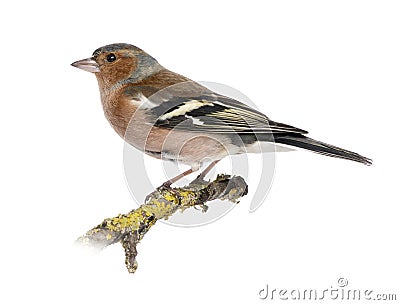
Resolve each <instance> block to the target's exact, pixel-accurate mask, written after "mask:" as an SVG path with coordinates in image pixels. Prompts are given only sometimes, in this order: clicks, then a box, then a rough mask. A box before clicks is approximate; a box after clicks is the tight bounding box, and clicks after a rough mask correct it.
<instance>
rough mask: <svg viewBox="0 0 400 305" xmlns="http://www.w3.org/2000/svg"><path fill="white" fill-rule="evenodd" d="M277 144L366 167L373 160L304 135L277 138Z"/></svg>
mask: <svg viewBox="0 0 400 305" xmlns="http://www.w3.org/2000/svg"><path fill="white" fill-rule="evenodd" d="M275 142H276V143H280V144H285V145H289V146H295V147H299V148H303V149H307V150H310V151H312V152H315V153H318V154H321V155H325V156H330V157H335V158H341V159H347V160H352V161H356V162H360V163H363V164H366V165H371V164H372V160H371V159H369V158H366V157H363V156H361V155H360V154H357V153H355V152H352V151H349V150H345V149H342V148H339V147H336V146H333V145H330V144H327V143H323V142H320V141H317V140H314V139H311V138H308V137H306V136H303V135H293V136H289V135H288V136H282V137H276V138H275Z"/></svg>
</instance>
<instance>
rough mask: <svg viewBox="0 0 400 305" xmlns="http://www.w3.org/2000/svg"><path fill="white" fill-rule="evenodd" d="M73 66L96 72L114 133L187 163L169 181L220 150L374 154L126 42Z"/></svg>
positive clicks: (212, 159) (213, 160)
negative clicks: (212, 85) (331, 140)
mask: <svg viewBox="0 0 400 305" xmlns="http://www.w3.org/2000/svg"><path fill="white" fill-rule="evenodd" d="M71 65H72V66H74V67H76V68H79V69H82V70H85V71H88V72H91V73H93V74H94V75H95V76H96V78H97V81H98V85H99V89H100V97H101V103H102V106H103V110H104V114H105V117H106V118H107V120H108V122H109V123H110V124H111V126H112V127H113V128H114V130H115V131H116V132H117V134H118V135H119V136H121V137H122V138H123V139H124V140H125V141H126V142H127V143H129V144H130V145H132V146H134V147H135V148H137V149H139V150H141V151H143V152H144V153H145V154H147V155H150V156H152V157H155V158H158V159H163V160H169V161H172V162H178V163H182V164H185V165H188V166H189V167H190V168H189V169H188V170H186V171H184V172H182V173H180V174H179V175H178V176H176V177H173V178H171V179H169V180H168V181H166V182H165V183H164V184H163V185H164V186H170V185H171V184H172V183H175V182H177V181H178V180H180V179H181V178H183V177H185V176H186V175H189V174H191V173H193V172H196V171H198V170H199V169H200V168H201V166H202V165H203V164H204V163H205V162H208V163H209V164H208V166H207V167H206V168H205V169H204V170H203V171H202V172H201V173H200V175H199V176H198V178H204V177H205V176H206V175H207V173H208V172H209V171H210V170H211V169H212V168H213V167H214V166H215V165H216V164H217V163H218V162H219V161H220V160H221V159H223V158H224V157H226V156H228V155H236V154H244V153H263V152H270V151H289V150H293V149H298V148H300V149H305V150H308V151H311V152H314V153H317V154H321V155H325V156H329V157H336V158H340V159H347V160H351V161H355V162H359V163H362V164H365V165H371V164H372V160H371V159H369V158H366V157H364V156H362V155H360V154H358V153H355V152H352V151H349V150H346V149H342V148H339V147H337V146H334V145H330V144H327V143H324V142H321V141H318V140H314V139H312V138H310V137H308V136H307V134H308V132H307V131H306V130H303V129H300V128H297V127H294V126H291V125H288V124H283V123H279V122H276V121H273V120H271V119H270V118H269V117H267V116H266V115H264V114H263V113H262V112H260V111H258V110H256V109H254V108H252V107H251V106H249V105H247V104H245V103H243V102H241V101H238V100H236V99H234V98H231V97H228V96H225V95H222V94H219V93H217V92H214V91H212V90H210V89H208V88H207V87H205V86H203V85H201V84H200V83H198V82H195V81H193V80H191V79H189V78H187V77H185V76H183V75H180V74H178V73H175V72H173V71H171V70H168V69H166V68H164V67H163V66H162V65H161V64H160V63H159V62H158V61H157V60H156V59H155V58H154V57H152V56H151V55H149V54H148V53H146V52H145V51H143V50H142V49H140V48H138V47H136V46H134V45H131V44H127V43H114V44H109V45H105V46H103V47H100V48H98V49H96V50H95V51H94V52H93V54H92V56H91V57H89V58H86V59H83V60H79V61H75V62H73V63H72V64H71Z"/></svg>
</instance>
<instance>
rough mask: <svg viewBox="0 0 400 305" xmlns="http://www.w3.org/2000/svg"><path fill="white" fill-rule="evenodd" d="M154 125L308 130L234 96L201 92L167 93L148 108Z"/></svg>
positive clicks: (195, 129)
mask: <svg viewBox="0 0 400 305" xmlns="http://www.w3.org/2000/svg"><path fill="white" fill-rule="evenodd" d="M150 111H151V113H152V114H153V115H154V116H155V118H156V120H155V124H154V125H155V126H158V127H163V128H169V129H173V128H176V129H181V130H188V131H192V132H207V133H239V134H242V133H243V134H247V133H251V134H287V133H290V134H306V133H307V131H305V130H302V129H299V128H296V127H293V126H290V125H286V124H282V123H278V122H274V121H272V120H270V119H268V117H267V116H265V115H264V114H263V113H261V112H259V111H257V110H255V109H254V108H251V107H250V106H248V105H246V104H243V103H241V102H239V101H237V100H235V99H232V98H230V97H227V96H223V95H220V94H217V93H215V92H210V91H209V92H203V93H202V94H201V95H197V96H185V97H182V96H169V98H168V99H167V100H165V99H164V100H163V102H162V103H157V105H156V106H155V107H152V108H151V109H150Z"/></svg>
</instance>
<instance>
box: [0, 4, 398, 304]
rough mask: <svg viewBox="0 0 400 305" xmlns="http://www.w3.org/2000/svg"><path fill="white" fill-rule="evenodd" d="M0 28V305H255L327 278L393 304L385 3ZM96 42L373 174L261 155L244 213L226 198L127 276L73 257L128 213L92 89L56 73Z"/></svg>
mask: <svg viewBox="0 0 400 305" xmlns="http://www.w3.org/2000/svg"><path fill="white" fill-rule="evenodd" d="M0 14H1V18H0V23H1V24H0V25H1V32H2V39H1V40H2V42H1V48H0V50H1V51H0V52H1V73H0V77H1V83H2V86H1V88H2V89H1V91H2V94H1V111H0V116H1V120H0V130H1V155H0V156H1V158H0V166H1V170H0V179H1V193H0V196H1V197H0V200H1V219H0V224H1V228H2V229H1V233H2V234H1V239H0V240H1V254H0V255H1V260H0V268H1V269H0V280H1V285H0V287H1V294H0V300H1V301H0V302H1V303H2V304H28V303H37V304H71V302H74V303H77V304H84V303H86V304H92V303H96V304H110V303H112V304H118V303H122V302H124V303H125V304H144V303H145V304H149V303H159V302H163V303H173V304H187V303H193V304H204V303H217V302H224V303H241V304H253V303H254V304H261V303H264V302H265V301H262V300H260V299H259V297H258V292H259V291H260V289H262V288H264V287H265V285H266V284H269V285H270V287H271V286H272V287H273V288H286V289H291V288H303V289H306V288H309V289H310V288H315V289H317V288H319V289H325V288H330V286H331V285H332V286H333V287H336V281H337V279H338V278H339V277H345V278H347V279H348V281H349V287H351V288H359V289H373V290H374V291H376V292H392V293H397V294H398V299H399V297H400V290H399V288H398V287H399V286H398V283H399V280H400V279H399V274H400V268H399V259H398V258H399V257H400V251H399V246H398V233H399V232H400V230H399V226H400V225H399V204H400V201H399V195H398V188H399V186H398V181H399V179H398V177H399V176H398V170H399V161H398V149H399V144H398V142H399V140H398V132H399V127H398V113H399V111H398V107H397V105H398V103H399V102H400V90H399V81H400V72H399V71H400V56H399V54H400V43H399V34H400V33H399V32H400V19H399V14H400V6H399V4H398V2H397V1H365V0H364V1H349V0H347V1H258V2H255V1H254V2H253V1H245V2H242V3H235V1H204V0H203V1H199V2H197V3H196V2H189V1H182V2H177V1H129V2H128V1H126V2H123V1H111V0H109V1H79V2H78V1H65V2H63V3H60V2H58V1H48V2H45V1H22V2H17V1H14V2H10V1H8V2H6V3H5V4H3V5H2V9H1V13H0ZM113 42H127V43H131V44H135V45H137V46H139V47H141V48H143V49H144V50H146V51H147V52H149V53H150V54H151V55H153V56H154V57H156V58H157V59H158V60H159V61H160V63H161V64H162V65H164V66H165V67H167V68H170V69H172V70H174V71H177V72H179V73H181V74H184V75H187V76H188V77H190V78H192V79H194V80H206V81H215V82H220V83H225V84H228V85H230V86H232V87H234V88H236V89H238V90H240V91H242V92H244V93H245V94H247V95H248V96H249V97H250V98H251V99H252V100H253V102H255V103H256V104H257V106H258V107H259V109H261V110H262V111H263V112H264V113H266V114H267V115H268V116H270V117H271V118H272V119H274V120H277V121H281V122H284V123H288V124H292V125H294V126H298V127H300V128H303V129H307V130H309V131H310V135H311V136H313V137H314V138H317V139H321V140H323V141H326V142H329V143H332V144H335V145H338V146H342V147H344V148H347V149H351V150H354V151H356V152H359V153H362V154H364V155H366V156H368V157H371V158H372V159H373V160H374V165H373V166H371V167H367V166H363V165H360V164H356V163H352V162H349V161H345V160H337V159H332V158H328V157H323V156H318V155H315V154H312V153H308V152H303V151H297V152H291V153H284V154H281V155H278V160H277V161H278V162H277V170H276V174H275V179H274V183H273V185H272V189H271V191H270V193H269V195H268V197H267V199H266V201H265V202H264V204H263V206H262V207H261V208H260V209H259V210H257V211H256V212H255V213H253V214H249V213H248V206H249V202H247V201H246V199H243V200H242V202H241V203H240V204H239V205H238V206H237V207H235V209H233V211H232V212H231V213H229V214H228V215H227V216H225V217H224V218H222V219H221V220H219V221H217V222H215V223H212V224H210V225H207V226H203V227H198V228H191V229H183V228H178V227H172V226H168V225H165V224H161V223H160V224H157V225H156V226H155V227H154V228H152V229H151V231H150V232H149V233H148V234H147V235H146V236H145V238H144V240H143V241H142V243H141V244H140V245H139V247H138V250H139V255H138V263H139V268H138V270H137V273H136V274H134V275H130V274H128V273H127V272H126V270H125V266H124V258H123V251H122V248H121V247H120V246H119V245H114V246H112V247H110V248H108V249H106V250H105V251H104V252H102V253H100V254H98V255H92V254H88V253H87V252H85V251H82V250H80V249H76V248H74V247H73V242H74V240H75V239H76V237H78V236H79V235H81V234H83V233H84V232H85V231H86V230H87V229H90V228H91V227H92V226H94V225H96V224H97V223H99V222H100V221H101V220H102V219H103V218H105V217H111V216H114V215H116V214H118V213H122V212H127V211H129V210H130V209H131V208H132V207H133V199H132V198H131V196H130V193H129V191H128V189H127V186H126V184H125V180H124V175H123V170H122V149H123V143H122V140H121V139H120V138H119V137H118V136H117V135H116V134H115V133H114V131H113V130H112V129H111V128H110V127H109V125H108V123H107V122H106V120H105V119H104V116H103V113H102V109H101V105H100V100H99V93H98V88H97V82H96V80H95V77H94V76H93V75H90V74H89V73H86V72H83V71H80V70H77V69H75V68H73V67H71V66H70V63H71V62H73V61H75V60H78V59H82V58H86V57H89V56H90V55H91V53H92V52H93V50H94V49H96V48H97V47H99V46H102V45H105V44H109V43H113ZM250 159H251V156H250ZM152 162H153V163H154V165H153V166H154V167H153V170H157V166H158V164H159V163H157V162H159V161H157V160H154V161H152ZM162 179H163V177H162V176H161V174H160V177H159V182H161V181H162ZM251 187H252V186H251V185H250V192H251ZM282 302H283V301H282ZM283 303H285V302H283ZM286 303H289V301H286ZM297 303H299V302H297Z"/></svg>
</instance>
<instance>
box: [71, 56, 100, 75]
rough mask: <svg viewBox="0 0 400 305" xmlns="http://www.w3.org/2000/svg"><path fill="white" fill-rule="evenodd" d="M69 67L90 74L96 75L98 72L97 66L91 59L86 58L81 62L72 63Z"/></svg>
mask: <svg viewBox="0 0 400 305" xmlns="http://www.w3.org/2000/svg"><path fill="white" fill-rule="evenodd" d="M71 66H74V67H76V68H79V69H82V70H85V71H88V72H92V73H97V72H100V69H99V65H98V64H97V62H96V61H95V60H94V59H93V58H86V59H82V60H78V61H76V62H73V63H72V64H71Z"/></svg>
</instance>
